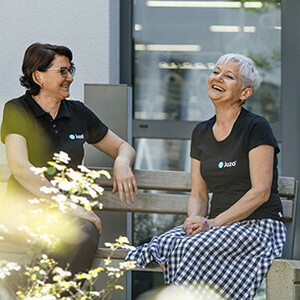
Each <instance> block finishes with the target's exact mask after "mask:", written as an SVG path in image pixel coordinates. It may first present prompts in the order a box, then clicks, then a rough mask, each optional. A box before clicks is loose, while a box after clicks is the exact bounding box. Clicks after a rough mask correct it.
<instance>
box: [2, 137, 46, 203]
mask: <svg viewBox="0 0 300 300" xmlns="http://www.w3.org/2000/svg"><path fill="white" fill-rule="evenodd" d="M5 145H6V156H7V162H8V167H9V170H10V172H11V173H12V174H13V175H14V177H15V179H16V180H17V181H18V182H19V183H20V184H21V185H22V186H23V187H24V188H25V189H26V190H28V191H29V192H30V193H32V194H34V195H35V196H37V197H39V198H49V195H48V194H45V193H43V192H41V191H40V188H41V187H42V186H46V187H51V184H50V182H49V181H48V180H47V179H46V178H42V177H41V176H40V175H35V174H34V173H33V172H32V171H31V170H30V167H32V166H33V165H32V164H31V163H30V162H29V160H28V151H27V142H26V139H25V138H24V137H23V136H21V135H19V134H8V135H7V136H6V137H5Z"/></svg>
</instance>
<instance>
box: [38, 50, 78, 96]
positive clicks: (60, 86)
mask: <svg viewBox="0 0 300 300" xmlns="http://www.w3.org/2000/svg"><path fill="white" fill-rule="evenodd" d="M70 66H71V64H70V61H69V59H68V58H67V57H66V56H63V55H55V56H54V59H53V61H52V63H51V65H50V66H49V68H48V70H46V71H45V72H40V71H36V72H35V74H34V76H33V78H35V81H36V82H37V83H38V84H39V85H42V88H41V90H40V93H39V94H43V96H46V97H49V98H54V99H55V100H58V101H60V100H63V99H65V98H67V97H69V96H70V92H69V88H70V85H71V83H72V82H73V77H72V76H71V74H70V73H69V72H68V73H67V76H66V77H65V78H63V77H62V76H61V74H60V71H59V69H60V68H67V69H69V68H70Z"/></svg>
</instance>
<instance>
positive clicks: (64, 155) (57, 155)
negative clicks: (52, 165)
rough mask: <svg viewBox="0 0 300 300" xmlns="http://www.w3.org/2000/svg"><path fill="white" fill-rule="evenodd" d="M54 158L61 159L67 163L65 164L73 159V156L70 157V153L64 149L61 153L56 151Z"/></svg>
mask: <svg viewBox="0 0 300 300" xmlns="http://www.w3.org/2000/svg"><path fill="white" fill-rule="evenodd" d="M53 159H54V160H58V161H61V162H63V163H65V164H68V163H69V161H70V160H71V158H70V157H69V155H68V154H67V153H66V152H64V151H59V153H54V157H53Z"/></svg>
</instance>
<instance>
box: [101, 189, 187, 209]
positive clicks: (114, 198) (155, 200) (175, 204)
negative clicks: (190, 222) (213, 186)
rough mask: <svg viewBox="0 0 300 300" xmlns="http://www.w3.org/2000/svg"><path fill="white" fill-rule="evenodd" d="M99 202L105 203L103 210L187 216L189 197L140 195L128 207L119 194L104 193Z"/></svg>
mask: <svg viewBox="0 0 300 300" xmlns="http://www.w3.org/2000/svg"><path fill="white" fill-rule="evenodd" d="M99 201H100V202H102V203H103V210H117V211H126V212H145V213H168V214H186V212H187V203H188V195H178V194H149V193H148V194H146V193H140V194H139V196H138V198H136V200H135V202H134V203H131V204H130V205H129V206H127V205H126V204H125V203H124V202H121V201H120V200H119V196H118V195H117V194H114V195H112V194H111V193H110V192H104V193H103V195H102V196H100V197H99Z"/></svg>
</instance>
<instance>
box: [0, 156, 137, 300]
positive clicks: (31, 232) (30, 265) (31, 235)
mask: <svg viewBox="0 0 300 300" xmlns="http://www.w3.org/2000/svg"><path fill="white" fill-rule="evenodd" d="M69 160H70V158H69V157H68V155H67V154H66V153H64V152H60V153H58V154H54V157H53V161H51V162H48V164H49V167H43V168H31V169H32V171H33V172H34V173H35V174H40V175H41V176H43V177H45V176H47V175H50V176H51V177H52V179H51V180H50V183H51V185H52V186H51V187H42V188H41V190H42V191H43V192H44V193H46V194H49V196H50V197H49V199H32V200H29V202H30V204H31V206H32V209H31V210H30V214H31V217H30V221H31V223H30V226H28V225H22V226H20V227H19V228H18V230H19V231H20V232H23V233H24V234H25V235H26V242H27V244H28V245H29V249H30V250H29V251H30V258H31V259H30V262H27V263H24V264H17V263H15V262H9V261H6V260H0V281H3V280H4V279H6V278H9V277H11V275H12V274H20V273H21V274H22V276H23V278H25V279H26V280H25V281H24V280H23V283H22V285H20V286H18V290H17V291H16V292H14V294H15V296H16V297H17V299H25V300H31V299H43V300H52V299H53V300H54V299H66V300H71V299H76V300H89V299H91V300H92V299H105V298H106V297H107V296H108V295H109V294H110V293H111V292H112V291H114V290H116V289H123V287H122V286H120V285H117V280H118V279H119V278H120V277H121V276H122V275H124V274H125V273H126V271H127V270H130V269H133V268H134V267H135V263H134V262H121V263H120V264H119V266H118V267H115V268H113V267H111V266H110V263H111V255H110V256H109V257H108V258H107V259H105V261H104V266H103V267H97V268H95V269H92V270H89V271H88V272H87V273H80V274H75V275H72V273H71V272H70V271H69V270H68V269H65V270H64V269H62V268H61V267H59V266H58V264H57V262H56V261H55V260H53V259H51V258H49V257H48V256H47V255H46V254H44V253H43V250H42V249H45V248H46V249H55V247H56V246H57V245H58V244H59V241H60V239H59V238H58V237H57V236H56V234H55V232H58V231H61V227H60V226H61V224H64V223H65V221H67V219H68V218H69V217H68V215H67V213H68V212H70V211H71V210H72V209H75V208H76V207H77V206H78V205H80V206H82V207H84V208H85V209H86V210H87V211H90V210H92V209H93V208H98V209H102V204H101V203H99V201H97V200H95V198H97V197H98V196H99V195H101V194H102V192H103V188H102V187H100V186H99V185H98V184H97V183H96V182H95V180H96V179H99V178H100V177H101V176H106V177H108V178H110V175H109V173H108V172H106V171H95V170H90V169H88V168H86V167H85V166H78V168H79V170H80V171H75V170H73V169H71V168H68V167H67V164H68V163H69ZM56 211H60V213H59V214H57V213H55V212H56ZM64 218H66V219H64ZM8 231H9V230H8V229H7V228H6V226H4V225H2V224H0V240H1V239H3V236H2V235H5V234H7V233H8ZM128 244H129V241H128V239H127V238H126V237H119V238H118V239H116V242H115V243H106V244H105V245H106V246H107V247H109V248H110V249H111V254H113V252H114V251H116V250H117V249H119V248H125V249H132V248H134V247H132V246H129V245H128ZM36 246H38V247H36ZM102 273H105V274H106V276H107V278H108V279H107V280H106V283H105V286H103V287H102V289H101V290H100V291H99V290H95V283H96V281H97V280H98V279H99V276H100V275H101V274H102ZM49 279H51V280H49ZM83 280H84V285H83V286H80V285H79V282H82V281H83ZM6 286H7V285H6ZM8 288H9V287H8Z"/></svg>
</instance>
